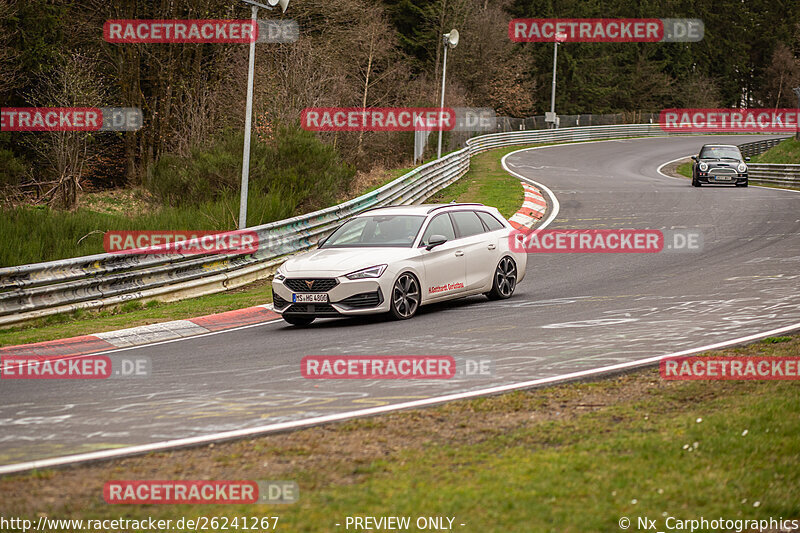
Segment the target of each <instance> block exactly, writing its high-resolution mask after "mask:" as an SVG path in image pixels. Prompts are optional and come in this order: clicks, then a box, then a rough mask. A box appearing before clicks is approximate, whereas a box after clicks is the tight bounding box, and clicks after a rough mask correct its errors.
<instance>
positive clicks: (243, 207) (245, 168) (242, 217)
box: [239, 0, 289, 229]
mask: <svg viewBox="0 0 800 533" xmlns="http://www.w3.org/2000/svg"><path fill="white" fill-rule="evenodd" d="M242 2H244V3H246V4H250V8H251V9H250V20H251V21H252V26H251V31H255V29H256V28H258V8H259V7H260V8H263V9H267V10H272V6H276V5H278V4H280V6H281V8H282V9H283V12H284V13H285V12H286V8H287V7H288V6H289V0H267V2H268V3H269V4H270V5H268V6H265V5H264V4H259V3H258V2H254V1H253V0H242ZM255 64H256V39H255V35H254V36H253V38H252V39H250V60H249V62H248V66H247V106H246V110H245V117H244V153H243V154H242V189H241V193H240V196H239V229H244V228H246V227H247V189H248V187H249V182H250V130H251V125H252V123H253V73H254V71H255Z"/></svg>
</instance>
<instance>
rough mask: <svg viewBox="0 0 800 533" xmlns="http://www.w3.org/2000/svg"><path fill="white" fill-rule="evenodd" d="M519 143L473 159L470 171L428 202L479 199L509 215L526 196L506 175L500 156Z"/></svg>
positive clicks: (511, 178) (517, 181) (516, 183)
mask: <svg viewBox="0 0 800 533" xmlns="http://www.w3.org/2000/svg"><path fill="white" fill-rule="evenodd" d="M519 149H520V147H519V146H513V147H507V148H501V149H498V150H490V151H488V152H484V153H482V154H478V155H476V156H474V157H473V158H472V162H471V163H470V168H469V172H467V174H466V175H465V176H463V177H462V178H461V179H460V180H458V181H457V182H455V183H453V184H452V185H450V186H449V187H446V188H444V189H442V190H441V191H439V192H438V193H436V194H435V195H433V197H431V198H430V200H428V201H429V202H431V203H449V202H453V201H455V202H479V203H482V204H486V205H490V206H493V207H496V208H497V209H499V210H500V213H501V214H502V215H503V216H504V217H506V218H509V217H511V215H513V214H514V213H516V212H517V210H518V209H519V208H520V207H521V206H522V201H523V199H524V197H525V195H524V193H523V190H522V187H521V186H520V184H519V180H516V179H514V178H513V177H511V176H509V175H508V172H506V171H505V170H503V167H502V166H500V159H502V157H503V156H504V155H506V154H508V153H510V152H513V151H515V150H519Z"/></svg>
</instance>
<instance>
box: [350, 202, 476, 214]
mask: <svg viewBox="0 0 800 533" xmlns="http://www.w3.org/2000/svg"><path fill="white" fill-rule="evenodd" d="M464 207H470V208H483V209H488V208H487V207H486V206H485V205H483V204H477V203H475V204H471V203H451V204H417V205H387V206H384V207H373V208H372V209H367V210H366V211H362V212H361V213H359V214H358V215H357V216H361V215H365V214H369V215H388V214H392V215H422V216H425V215H428V214H429V213H432V212H434V211H445V210H448V209H450V208H456V209H457V208H464Z"/></svg>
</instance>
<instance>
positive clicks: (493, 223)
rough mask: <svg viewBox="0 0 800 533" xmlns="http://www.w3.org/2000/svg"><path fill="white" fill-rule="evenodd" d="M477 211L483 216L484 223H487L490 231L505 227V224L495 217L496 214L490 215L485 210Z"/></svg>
mask: <svg viewBox="0 0 800 533" xmlns="http://www.w3.org/2000/svg"><path fill="white" fill-rule="evenodd" d="M475 212H476V213H478V216H479V217H480V218H481V220H483V223H484V224H486V227H487V228H489V231H495V230H498V229H503V228H505V226H503V224H501V223H500V221H499V220H497V219H496V218H494V215H490V214H489V213H485V212H483V211H475Z"/></svg>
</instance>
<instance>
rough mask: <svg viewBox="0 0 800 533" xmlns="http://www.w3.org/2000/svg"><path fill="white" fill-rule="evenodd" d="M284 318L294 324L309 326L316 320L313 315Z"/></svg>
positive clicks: (284, 316)
mask: <svg viewBox="0 0 800 533" xmlns="http://www.w3.org/2000/svg"><path fill="white" fill-rule="evenodd" d="M283 319H284V320H285V321H286V322H288V323H289V324H291V325H293V326H307V325H309V324H311V323H312V322H314V317H313V316H286V315H283Z"/></svg>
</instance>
